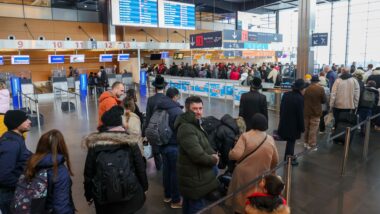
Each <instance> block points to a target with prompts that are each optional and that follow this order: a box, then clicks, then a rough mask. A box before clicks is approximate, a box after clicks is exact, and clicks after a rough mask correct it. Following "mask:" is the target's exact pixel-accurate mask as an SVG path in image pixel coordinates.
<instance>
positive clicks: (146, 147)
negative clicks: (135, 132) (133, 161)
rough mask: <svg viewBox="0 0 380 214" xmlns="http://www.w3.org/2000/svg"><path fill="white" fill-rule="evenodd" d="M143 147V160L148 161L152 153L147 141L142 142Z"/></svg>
mask: <svg viewBox="0 0 380 214" xmlns="http://www.w3.org/2000/svg"><path fill="white" fill-rule="evenodd" d="M143 147H144V157H145V159H147V160H148V159H150V158H152V157H153V152H152V146H151V145H150V143H149V142H148V141H144V142H143Z"/></svg>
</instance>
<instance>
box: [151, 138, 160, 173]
mask: <svg viewBox="0 0 380 214" xmlns="http://www.w3.org/2000/svg"><path fill="white" fill-rule="evenodd" d="M150 145H151V146H152V153H153V158H154V164H155V165H156V169H157V170H161V167H162V157H161V153H160V146H158V145H157V144H156V143H154V142H150Z"/></svg>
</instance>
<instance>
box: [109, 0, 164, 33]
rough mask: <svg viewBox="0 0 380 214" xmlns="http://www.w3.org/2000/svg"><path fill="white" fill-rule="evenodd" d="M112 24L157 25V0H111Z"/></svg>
mask: <svg viewBox="0 0 380 214" xmlns="http://www.w3.org/2000/svg"><path fill="white" fill-rule="evenodd" d="M111 8H112V24H113V25H125V26H137V27H157V26H158V10H157V0H112V1H111Z"/></svg>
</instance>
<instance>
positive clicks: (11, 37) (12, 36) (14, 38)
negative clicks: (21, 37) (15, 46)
mask: <svg viewBox="0 0 380 214" xmlns="http://www.w3.org/2000/svg"><path fill="white" fill-rule="evenodd" d="M8 39H9V40H16V36H15V35H9V36H8Z"/></svg>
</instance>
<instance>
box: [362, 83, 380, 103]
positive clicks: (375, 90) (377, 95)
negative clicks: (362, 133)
mask: <svg viewBox="0 0 380 214" xmlns="http://www.w3.org/2000/svg"><path fill="white" fill-rule="evenodd" d="M364 90H367V91H370V92H373V93H375V100H374V103H375V105H374V106H377V104H378V103H379V91H378V90H377V89H376V88H372V87H365V88H364ZM363 93H364V92H363ZM362 102H363V97H362V96H361V97H360V101H359V108H367V107H363V106H362Z"/></svg>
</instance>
